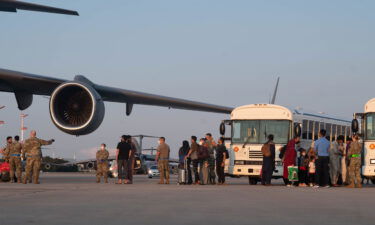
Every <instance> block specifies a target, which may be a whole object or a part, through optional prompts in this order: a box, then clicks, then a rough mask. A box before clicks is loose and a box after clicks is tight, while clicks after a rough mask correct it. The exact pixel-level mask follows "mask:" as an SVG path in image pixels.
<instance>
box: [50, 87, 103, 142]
mask: <svg viewBox="0 0 375 225" xmlns="http://www.w3.org/2000/svg"><path fill="white" fill-rule="evenodd" d="M49 108H50V115H51V119H52V121H53V123H54V124H55V125H56V127H57V128H59V129H60V130H62V131H63V132H65V133H68V134H73V135H77V136H78V135H85V134H89V133H91V132H93V131H95V130H96V129H97V128H98V127H99V126H100V124H101V123H102V121H103V118H104V113H105V109H104V103H103V100H102V98H101V96H100V95H99V94H98V92H97V91H96V90H95V89H94V88H93V87H92V86H91V85H88V84H86V83H83V82H79V81H74V82H66V83H63V84H61V85H60V86H58V87H57V88H56V89H55V90H54V91H53V93H52V95H51V99H50V106H49Z"/></svg>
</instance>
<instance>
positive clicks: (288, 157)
mask: <svg viewBox="0 0 375 225" xmlns="http://www.w3.org/2000/svg"><path fill="white" fill-rule="evenodd" d="M299 141H300V137H294V138H293V139H292V140H290V141H289V142H288V144H287V146H286V149H285V155H284V161H283V163H284V171H283V178H284V182H285V183H286V185H287V187H291V186H292V182H291V181H289V179H288V167H289V166H295V165H296V157H297V151H296V144H298V143H299Z"/></svg>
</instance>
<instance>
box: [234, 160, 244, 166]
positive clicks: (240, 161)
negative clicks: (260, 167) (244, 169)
mask: <svg viewBox="0 0 375 225" xmlns="http://www.w3.org/2000/svg"><path fill="white" fill-rule="evenodd" d="M234 165H245V161H243V160H236V161H234Z"/></svg>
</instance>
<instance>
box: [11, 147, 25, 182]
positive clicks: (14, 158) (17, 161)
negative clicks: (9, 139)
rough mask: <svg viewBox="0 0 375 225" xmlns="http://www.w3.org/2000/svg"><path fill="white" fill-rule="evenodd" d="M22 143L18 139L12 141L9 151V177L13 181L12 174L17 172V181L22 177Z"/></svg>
mask: <svg viewBox="0 0 375 225" xmlns="http://www.w3.org/2000/svg"><path fill="white" fill-rule="evenodd" d="M21 150H22V144H21V143H19V142H18V141H15V142H13V143H12V145H11V148H10V152H9V166H10V178H11V180H12V182H14V180H15V179H14V175H15V173H16V174H17V179H18V183H21V179H22V162H21Z"/></svg>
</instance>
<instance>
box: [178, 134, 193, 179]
mask: <svg viewBox="0 0 375 225" xmlns="http://www.w3.org/2000/svg"><path fill="white" fill-rule="evenodd" d="M189 150H190V145H189V142H188V141H186V140H185V141H183V142H182V147H181V148H180V150H179V151H178V158H179V161H180V167H181V168H184V163H185V157H186V156H187V155H188V153H189ZM186 163H187V165H186V168H187V172H188V184H192V183H193V179H192V176H191V169H190V164H191V159H190V158H187V160H186Z"/></svg>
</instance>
